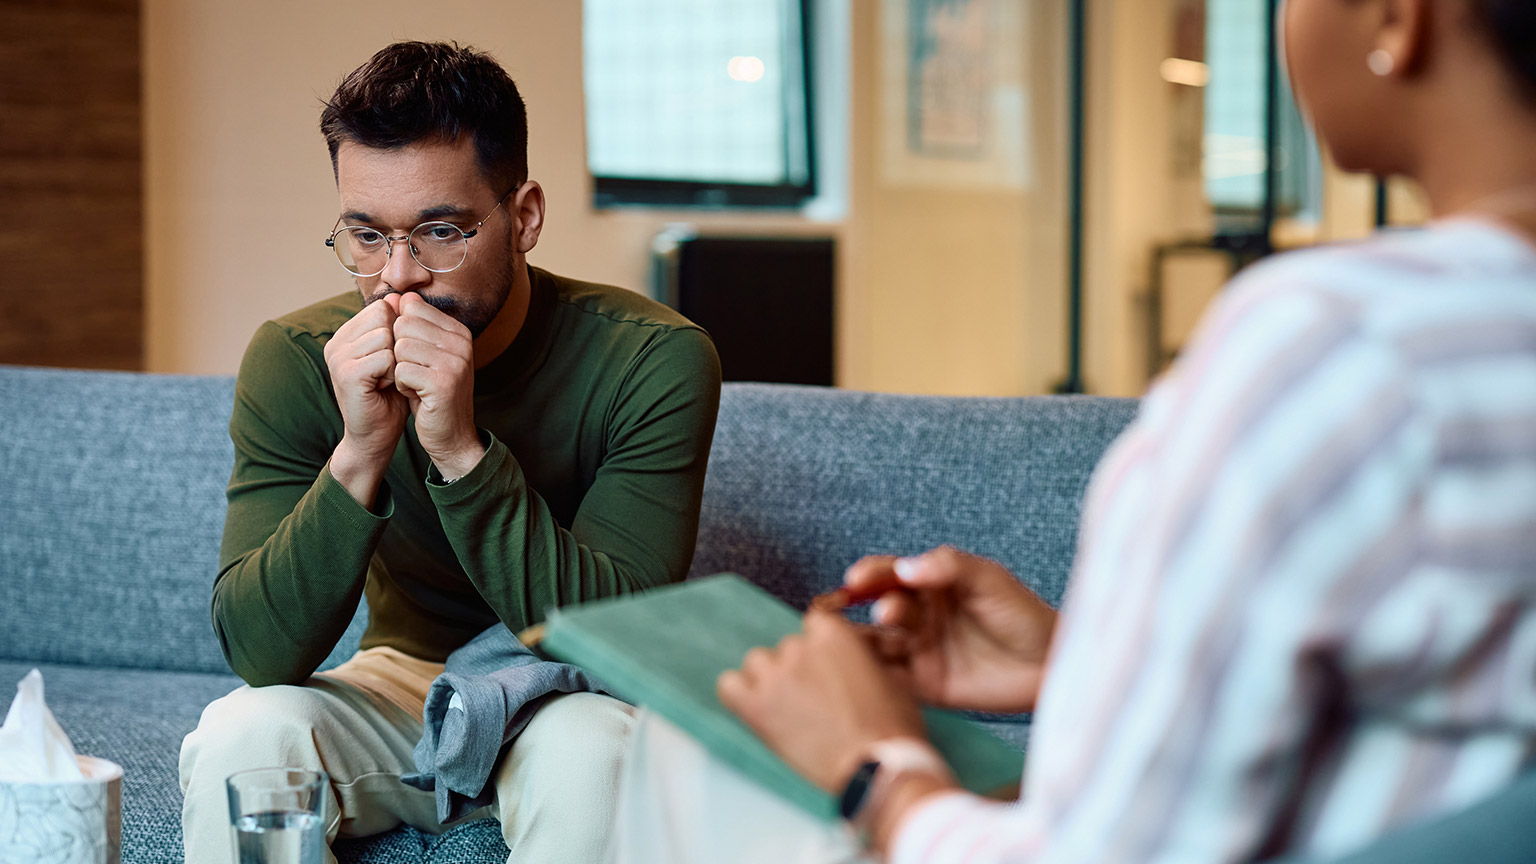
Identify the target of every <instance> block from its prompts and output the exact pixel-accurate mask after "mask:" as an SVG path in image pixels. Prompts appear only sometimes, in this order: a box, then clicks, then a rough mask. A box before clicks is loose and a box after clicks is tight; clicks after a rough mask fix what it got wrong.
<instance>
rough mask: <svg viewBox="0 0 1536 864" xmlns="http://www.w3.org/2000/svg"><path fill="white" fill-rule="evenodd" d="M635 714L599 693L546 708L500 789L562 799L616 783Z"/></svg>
mask: <svg viewBox="0 0 1536 864" xmlns="http://www.w3.org/2000/svg"><path fill="white" fill-rule="evenodd" d="M634 722H635V709H634V708H633V707H632V706H629V705H626V704H624V703H623V702H620V701H619V700H617V699H613V698H611V697H608V696H603V695H600V694H597V693H570V694H566V695H562V696H557V697H554V698H552V699H550V700H549V701H547V702H545V703H544V704H543V705H541V706H539V710H538V711H536V712H535V713H534V715H533V718H532V719H531V720H529V721H528V725H527V726H526V727H525V728H524V729H523V731H522V734H520V735H518V737H517V740H516V741H514V742H513V744H512V749H511V750H510V751H508V753H507V756H506V757H505V758H504V759H503V760H502V763H501V765H500V766H499V767H498V768H497V777H496V787H497V789H498V790H508V791H511V790H510V787H516V788H517V789H518V792H519V794H520V795H526V794H529V793H532V794H539V793H545V792H547V793H549V794H553V795H555V796H559V795H561V794H562V792H564V791H565V790H567V789H569V790H570V791H571V792H577V791H578V790H576V789H571V788H570V787H571V786H573V785H575V786H579V785H583V784H586V783H589V782H597V783H606V782H610V780H611V781H616V780H617V777H618V771H619V767H620V765H621V763H622V761H623V756H624V751H625V748H626V746H627V744H628V741H629V734H630V731H631V729H632V728H633V726H634Z"/></svg>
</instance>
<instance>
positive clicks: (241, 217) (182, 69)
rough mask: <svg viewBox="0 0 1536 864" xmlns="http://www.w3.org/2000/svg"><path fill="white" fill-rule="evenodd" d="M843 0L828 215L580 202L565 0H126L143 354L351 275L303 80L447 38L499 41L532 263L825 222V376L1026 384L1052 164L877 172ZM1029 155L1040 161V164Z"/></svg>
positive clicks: (1056, 335) (1047, 143)
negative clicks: (137, 50)
mask: <svg viewBox="0 0 1536 864" xmlns="http://www.w3.org/2000/svg"><path fill="white" fill-rule="evenodd" d="M847 2H848V3H851V4H852V5H851V10H852V12H851V16H849V15H848V9H849V7H848V6H846V5H845V4H844V3H838V2H831V3H824V4H822V5H823V6H824V7H826V8H830V9H832V10H833V13H832V14H834V15H836V14H838V13H837V10H838V9H842V10H843V12H842V13H841V14H843V15H844V16H845V17H851V20H852V22H853V27H852V29H853V36H852V37H851V39H847V41H845V42H843V43H842V44H843V46H844V47H842V48H841V57H838V56H837V55H838V49H837V48H836V47H834V48H833V51H832V54H833V59H840V60H841V61H842V62H845V63H847V64H848V65H849V66H850V67H851V81H852V90H851V93H852V103H853V104H852V107H851V118H852V120H851V123H849V124H848V125H849V126H850V127H851V141H852V145H851V160H850V161H851V164H852V166H853V168H852V171H851V172H850V176H851V182H852V185H851V188H850V189H849V190H848V193H847V196H846V200H847V202H848V204H847V207H846V216H845V217H844V216H840V215H837V214H836V213H835V211H836V209H837V208H835V207H834V208H833V210H834V216H835V218H834V221H832V222H830V223H817V222H811V221H808V220H806V219H803V218H800V217H797V216H782V215H781V216H753V215H751V214H746V215H743V214H734V215H727V214H712V215H705V216H700V215H699V214H697V213H680V212H671V213H667V212H652V211H642V210H619V211H594V210H593V209H592V207H591V206H590V204H589V201H590V198H591V190H590V182H589V180H588V178H587V174H586V171H585V157H584V153H583V113H582V112H583V109H582V93H581V42H580V36H581V18H580V8H581V4H580V3H579V2H577V0H559V2H554V0H482V2H459V3H448V4H441V3H440V4H429V5H423V4H420V3H402V2H376V3H372V4H367V5H366V6H358V5H355V4H346V3H329V4H327V3H314V2H302V0H270V2H263V3H235V2H223V0H221V2H192V0H145V3H144V45H145V64H144V65H145V88H144V93H145V125H146V151H145V172H146V176H145V181H146V183H145V186H146V219H147V232H146V234H147V236H146V240H147V243H146V258H147V260H146V271H147V280H146V284H147V288H146V318H147V323H146V331H147V346H148V347H147V354H148V356H147V366H148V368H149V369H151V370H153V371H164V372H196V373H230V372H233V371H234V370H235V369H236V367H237V365H238V362H239V358H240V355H241V352H242V351H243V349H244V346H245V343H246V340H247V339H248V338H249V336H250V334H251V332H252V331H253V330H254V329H255V328H256V326H257V325H258V324H259V323H260V322H261V321H263V320H265V319H267V318H270V317H273V316H276V315H280V314H282V313H283V312H286V311H288V310H290V309H293V308H296V307H298V306H301V305H304V304H307V303H309V302H311V301H313V300H315V299H317V298H320V297H323V296H327V295H329V294H333V293H337V292H340V291H343V290H347V288H348V287H349V283H348V280H347V279H346V278H345V276H344V274H343V273H342V272H341V271H340V269H339V268H338V267H337V266H336V265H335V263H334V261H333V260H332V259H331V258H330V257H329V253H328V251H327V250H326V249H325V247H324V246H323V245H322V243H321V241H322V239H323V238H324V236H325V235H326V233H327V231H329V229H330V227H331V224H332V222H333V221H334V219H335V216H336V200H335V190H334V185H333V182H332V178H331V174H330V165H329V162H328V159H327V157H326V152H325V147H324V143H323V142H322V140H321V138H320V135H319V133H318V131H317V130H316V122H317V117H318V111H319V103H320V100H321V98H322V97H323V96H324V95H326V94H328V93H329V92H330V91H331V89H332V88H333V87H334V86H335V83H336V82H337V80H339V78H340V77H341V76H342V75H343V74H345V73H346V72H347V71H348V70H350V69H351V68H353V67H355V66H356V65H357V64H359V63H361V62H362V61H363V60H365V59H366V58H367V57H368V56H369V55H370V54H371V53H372V52H373V51H374V50H376V49H377V48H379V47H381V46H382V45H384V44H386V43H388V42H390V41H393V40H396V39H402V38H413V39H456V40H458V41H460V42H464V43H470V44H474V45H476V46H477V47H480V48H483V49H485V50H488V51H490V52H491V53H493V54H494V55H495V56H496V57H497V58H498V59H500V60H501V61H502V63H503V64H504V65H505V66H506V67H507V69H508V71H509V72H510V73H511V74H512V76H513V77H514V78H515V79H516V80H517V82H518V84H519V87H520V88H521V90H522V91H523V94H524V98H525V99H526V100H527V102H528V111H529V118H530V125H531V135H530V139H531V140H530V146H529V150H530V152H529V160H530V167H531V173H532V175H533V176H534V177H535V178H536V179H538V180H539V181H540V182H541V183H543V184H544V187H545V189H546V190H547V193H548V198H549V202H550V216H549V221H548V227H547V228H546V230H545V232H544V235H543V238H542V239H541V240H540V242H539V246H538V249H537V250H535V252H534V253H533V254H532V255H531V256H530V260H531V261H533V262H534V263H536V264H539V265H540V266H544V267H547V268H550V269H553V270H557V271H559V272H563V273H566V274H569V275H572V276H576V277H580V278H584V279H592V280H597V281H605V282H610V283H614V284H618V285H623V286H625V287H629V288H633V289H637V290H644V287H645V280H646V274H647V266H648V263H647V262H648V255H649V248H650V242H651V239H652V237H653V236H654V234H655V233H656V232H657V231H658V230H659V229H660V228H661V227H662V226H663V225H665V224H666V223H668V222H674V221H680V220H691V221H694V222H696V223H697V224H699V225H700V227H701V228H702V229H703V230H705V231H712V232H726V233H735V232H745V233H783V232H811V233H823V234H825V233H831V234H833V235H835V236H838V237H839V239H840V241H841V242H840V247H839V250H840V251H839V265H838V266H839V272H838V277H839V297H838V307H839V327H838V346H837V348H838V376H837V377H838V381H839V383H840V384H842V385H843V386H849V387H856V388H868V389H882V390H893V391H911V392H932V393H979V394H1009V393H1027V392H1043V391H1044V390H1046V389H1048V387H1049V386H1050V384H1051V383H1053V382H1054V380H1055V378H1056V377H1059V375H1060V374H1061V367H1062V362H1061V359H1060V358H1061V353H1062V350H1063V349H1062V336H1061V330H1062V327H1063V323H1062V318H1061V307H1062V294H1063V292H1064V286H1063V282H1062V273H1063V272H1064V271H1063V269H1062V267H1061V260H1060V259H1061V251H1060V249H1061V247H1060V240H1061V221H1062V219H1063V213H1064V211H1063V210H1062V209H1061V206H1062V205H1061V194H1060V189H1059V183H1051V182H1045V183H1042V184H1037V186H1036V188H1035V189H1034V190H1033V191H1029V192H1023V191H986V190H979V191H978V190H974V189H972V190H958V191H957V190H944V189H932V190H913V189H911V188H906V187H903V188H892V187H890V186H889V185H888V184H887V183H886V182H885V181H884V180H882V178H881V176H880V173H879V171H878V169H877V167H876V166H877V165H878V159H879V155H880V152H879V149H878V148H879V147H880V146H882V145H881V138H880V135H879V134H878V133H879V129H880V124H881V123H883V122H884V117H883V116H882V114H881V111H882V109H881V107H880V100H879V93H880V86H881V75H882V74H883V71H884V70H882V68H881V67H880V62H881V61H880V57H881V51H880V50H879V46H878V38H879V35H878V34H879V25H880V14H881V10H882V6H881V3H882V2H884V0H847ZM999 2H1005V3H1009V2H1015V0H999ZM1025 3H1026V5H1027V6H1028V7H1029V9H1030V14H1031V15H1032V16H1035V17H1034V18H1033V19H1032V23H1031V26H1030V28H1028V29H1027V30H1026V32H1027V33H1028V34H1029V38H1031V39H1032V40H1033V43H1034V44H1033V47H1032V50H1030V51H1028V52H1025V56H1027V57H1029V58H1032V59H1031V63H1032V64H1034V65H1033V66H1032V67H1031V69H1030V74H1031V75H1034V76H1036V78H1037V80H1035V81H1034V84H1035V85H1036V86H1035V88H1034V89H1036V90H1037V91H1038V102H1037V112H1036V113H1037V117H1036V120H1035V122H1034V128H1035V129H1036V132H1035V133H1034V134H1035V135H1036V137H1037V138H1038V139H1039V140H1038V141H1036V142H1035V144H1034V148H1035V150H1036V151H1037V152H1038V153H1039V155H1040V158H1041V159H1042V160H1049V159H1059V158H1060V153H1061V151H1060V145H1059V143H1055V142H1056V141H1057V139H1059V138H1060V130H1061V128H1062V127H1061V126H1060V120H1059V117H1060V116H1062V111H1061V106H1060V105H1059V104H1057V103H1059V101H1060V77H1059V74H1060V73H1059V69H1058V68H1057V65H1053V64H1056V62H1057V58H1056V54H1058V53H1059V38H1058V37H1055V35H1054V34H1053V33H1052V32H1051V31H1050V30H1049V29H1044V28H1046V27H1048V26H1056V24H1055V23H1053V21H1052V18H1051V16H1052V15H1053V14H1055V13H1053V12H1052V11H1051V10H1053V9H1054V8H1055V6H1056V5H1057V4H1055V3H1052V2H1048V0H1025ZM360 13H361V14H360ZM832 29H833V31H834V33H835V30H836V27H833V28H832ZM834 38H835V37H834ZM850 43H851V44H850ZM1052 45H1055V46H1058V49H1057V50H1056V51H1054V52H1053V51H1052V50H1051V46H1052ZM849 52H851V53H849ZM824 60H825V58H824ZM1053 76H1055V77H1053ZM1052 94H1055V95H1052ZM1053 117H1054V118H1058V119H1054V120H1053ZM1053 148H1054V149H1053ZM833 173H834V174H835V173H836V172H833ZM1044 173H1045V175H1046V177H1047V179H1048V180H1049V179H1051V178H1055V179H1058V180H1059V172H1058V171H1057V170H1056V169H1054V168H1051V167H1050V166H1049V165H1047V166H1046V167H1045V169H1044Z"/></svg>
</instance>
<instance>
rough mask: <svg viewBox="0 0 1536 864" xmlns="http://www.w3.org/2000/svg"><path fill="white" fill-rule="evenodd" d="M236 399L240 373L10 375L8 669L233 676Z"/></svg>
mask: <svg viewBox="0 0 1536 864" xmlns="http://www.w3.org/2000/svg"><path fill="white" fill-rule="evenodd" d="M233 401H234V379H233V378H227V377H196V376H179V375H142V374H133V373H115V372H79V371H69V370H59V369H28V368H17V367H0V441H4V442H5V445H4V446H3V447H0V478H4V481H3V482H0V514H4V517H3V518H0V586H3V591H4V596H5V598H6V602H4V603H0V659H15V660H32V661H36V662H48V663H80V664H94V665H102V666H118V667H124V668H133V669H170V670H178V671H187V672H228V671H229V667H228V666H227V665H226V664H225V662H224V657H223V655H222V654H221V653H220V652H219V645H218V642H217V641H216V640H215V639H214V636H213V625H212V623H211V619H210V617H209V611H208V610H209V598H210V596H211V591H212V585H213V579H214V576H215V575H216V574H217V572H218V550H219V535H220V533H221V532H222V531H223V526H224V486H225V484H226V483H227V482H228V481H229V473H230V469H231V467H232V466H233V464H234V447H233V445H232V444H230V441H229V434H228V431H227V429H228V424H229V413H230V407H231V405H232V404H233ZM363 621H364V618H363V611H362V610H361V609H359V613H358V616H357V617H355V618H354V619H353V622H352V626H351V628H350V629H349V630H348V633H347V636H346V638H344V639H343V640H342V641H341V644H340V645H338V646H337V649H336V650H335V651H333V652H332V654H331V656H330V658H329V659H328V660H327V662H326V666H327V667H330V666H334V665H336V664H337V663H339V662H341V661H342V660H344V659H346V658H347V657H349V656H351V654H352V652H353V651H355V650H356V649H357V640H358V639H359V638H360V637H361V635H362V629H361V628H362V624H363Z"/></svg>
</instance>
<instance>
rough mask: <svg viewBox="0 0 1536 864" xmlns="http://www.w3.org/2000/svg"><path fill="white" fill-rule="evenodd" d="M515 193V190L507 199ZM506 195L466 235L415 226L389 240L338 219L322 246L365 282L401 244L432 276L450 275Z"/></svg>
mask: <svg viewBox="0 0 1536 864" xmlns="http://www.w3.org/2000/svg"><path fill="white" fill-rule="evenodd" d="M516 191H517V188H516V187H514V188H513V189H512V190H511V192H508V193H507V195H511V194H512V192H516ZM507 195H503V196H501V199H500V200H498V201H497V202H496V206H495V207H492V208H491V212H490V213H487V214H485V219H481V220H480V221H479V222H476V223H475V227H473V228H470V229H469V230H468V231H466V230H464V229H463V228H460V227H459V226H457V225H455V224H453V223H452V222H442V221H433V222H423V223H421V224H420V225H417V226H416V227H415V228H412V229H411V232H410V233H409V234H402V235H400V236H398V237H391V236H389V235H388V234H385V233H384V232H383V231H380V230H379V229H377V228H372V227H369V226H367V225H342V224H341V219H337V220H336V227H334V228H332V229H331V236H329V237H327V238H325V245H327V246H329V247H331V250H332V251H334V252H335V253H336V260H337V261H340V262H341V266H342V267H343V268H344V269H345V270H346V271H347V272H348V273H351V274H352V275H353V276H361V277H364V278H366V277H369V276H377V275H379V274H380V273H383V272H384V268H386V267H388V266H389V256H390V255H391V254H393V252H394V248H395V244H396V243H397V242H399V241H401V240H404V241H405V248H407V249H409V250H411V257H412V258H414V259H416V263H417V264H420V265H421V266H422V267H424V268H426V269H427V270H431V271H432V272H433V273H449V272H452V271H454V270H457V269H458V268H459V265H461V264H463V263H464V260H465V259H466V258H468V257H469V238H471V237H473V236H475V235H476V234H478V233H480V226H482V225H484V224H485V222H486V219H490V218H491V216H493V215H495V213H496V211H497V210H499V209H500V208H501V205H502V203H503V202H505V201H506V200H507ZM343 218H344V217H343Z"/></svg>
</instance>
